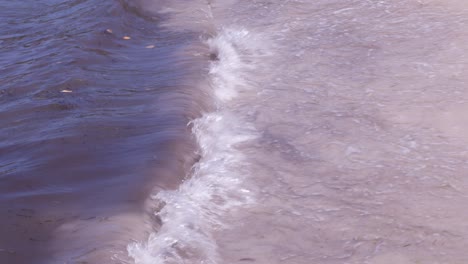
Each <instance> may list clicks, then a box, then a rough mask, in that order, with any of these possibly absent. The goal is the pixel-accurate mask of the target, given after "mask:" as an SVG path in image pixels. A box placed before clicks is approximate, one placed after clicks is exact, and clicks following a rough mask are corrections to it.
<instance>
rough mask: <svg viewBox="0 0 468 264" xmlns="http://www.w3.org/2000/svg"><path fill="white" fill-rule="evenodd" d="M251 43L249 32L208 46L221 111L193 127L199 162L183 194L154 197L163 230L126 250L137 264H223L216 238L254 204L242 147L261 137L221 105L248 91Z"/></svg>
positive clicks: (181, 188)
mask: <svg viewBox="0 0 468 264" xmlns="http://www.w3.org/2000/svg"><path fill="white" fill-rule="evenodd" d="M248 39H254V38H252V37H251V36H250V33H249V32H248V31H246V30H239V31H236V30H224V31H223V32H222V33H221V34H219V35H218V36H217V37H214V38H213V39H211V40H208V41H207V44H208V45H209V46H210V48H211V49H212V52H216V54H217V57H218V59H217V60H214V61H213V63H212V65H211V71H210V78H211V84H212V86H213V87H212V88H213V92H214V94H215V97H216V98H215V99H217V101H218V108H217V110H216V111H214V112H212V113H207V114H205V115H203V116H202V117H201V118H199V119H196V120H194V121H192V122H191V125H192V126H193V133H194V134H195V136H196V139H197V142H198V144H199V149H200V155H201V159H200V161H199V162H198V163H197V164H195V166H194V167H193V170H192V175H191V177H190V178H189V179H187V180H186V181H185V182H184V183H183V184H181V185H180V186H179V189H177V190H166V191H161V192H159V193H157V194H156V195H155V196H154V197H152V198H153V199H154V202H155V203H157V205H159V206H158V207H159V208H162V209H161V210H160V211H159V212H156V215H157V216H158V217H159V218H160V220H161V223H162V225H161V228H160V229H159V230H158V232H157V233H153V234H151V235H150V237H149V239H148V241H147V242H146V243H135V244H132V245H130V246H129V247H128V252H129V255H130V256H131V257H133V259H134V260H135V263H136V264H150V263H151V264H155V263H205V264H215V263H219V256H218V253H217V245H216V241H215V239H214V237H213V233H214V232H215V231H216V230H218V229H222V228H227V227H226V226H225V224H224V222H225V221H223V218H224V217H226V215H227V214H228V213H231V212H232V211H233V210H235V209H237V208H240V207H242V206H246V205H248V204H250V203H252V202H253V201H254V195H253V194H252V192H251V191H249V190H248V189H245V188H244V187H243V182H244V180H245V178H246V177H248V171H245V169H244V168H245V164H246V157H245V156H244V154H243V153H242V151H240V150H239V145H240V144H241V143H243V142H246V141H248V140H252V139H254V138H255V137H256V134H257V133H256V131H255V129H254V128H253V126H251V125H249V124H245V122H243V121H242V120H241V119H240V118H238V117H237V116H236V115H235V114H233V113H231V112H230V111H229V110H228V109H226V108H225V107H223V104H222V103H223V102H226V101H227V100H229V99H232V98H234V97H235V96H236V95H237V93H238V91H239V90H242V89H248V86H249V84H248V81H246V80H247V78H245V71H246V70H247V69H251V68H252V67H253V66H252V64H249V62H248V60H247V59H246V58H248V52H246V51H247V50H248V45H247V42H248Z"/></svg>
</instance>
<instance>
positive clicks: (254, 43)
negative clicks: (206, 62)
mask: <svg viewBox="0 0 468 264" xmlns="http://www.w3.org/2000/svg"><path fill="white" fill-rule="evenodd" d="M207 44H208V46H209V47H210V51H211V53H212V54H214V55H215V57H216V58H217V61H215V62H214V63H213V65H212V67H211V69H210V74H211V79H212V82H213V86H214V87H216V89H215V90H214V93H215V96H216V98H217V99H218V100H220V101H227V100H231V99H232V98H234V97H236V96H237V95H238V93H239V92H242V91H243V90H245V89H248V88H249V87H252V86H254V85H253V84H252V83H250V82H249V78H248V74H247V72H248V71H252V70H254V69H255V68H256V63H255V60H256V59H258V57H262V56H265V55H267V53H266V52H265V50H266V48H265V41H262V39H261V38H260V36H259V35H258V36H257V35H253V34H251V33H250V32H249V31H247V30H245V29H237V30H235V29H223V31H222V32H221V34H219V35H217V36H216V37H214V38H211V39H209V40H208V41H207Z"/></svg>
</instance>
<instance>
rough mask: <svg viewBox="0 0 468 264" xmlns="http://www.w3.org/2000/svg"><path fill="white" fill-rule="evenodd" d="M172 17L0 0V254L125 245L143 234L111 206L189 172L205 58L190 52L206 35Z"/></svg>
mask: <svg viewBox="0 0 468 264" xmlns="http://www.w3.org/2000/svg"><path fill="white" fill-rule="evenodd" d="M164 19H165V18H164V17H163V16H152V15H151V14H150V13H149V12H146V11H145V10H143V9H141V8H139V7H138V6H137V5H135V4H134V3H132V2H124V1H96V0H78V1H31V0H30V1H13V2H12V1H0V54H1V56H0V76H1V79H0V180H1V184H0V226H1V227H0V228H1V231H0V234H1V235H0V263H42V262H41V261H42V260H47V261H46V262H44V263H56V262H57V263H64V261H67V260H69V261H71V260H70V259H73V258H77V259H78V257H79V256H80V255H83V254H85V255H86V254H90V252H94V251H95V249H96V248H99V247H105V246H107V247H113V246H114V245H115V244H118V243H121V246H123V247H121V248H120V249H119V250H125V247H124V246H125V245H126V244H127V243H128V241H129V239H130V238H133V237H135V236H138V234H139V233H141V232H136V231H134V232H133V231H132V232H131V230H129V229H134V228H135V226H131V227H127V228H126V229H123V225H124V224H123V223H121V221H120V220H115V221H113V219H114V218H115V215H126V214H131V215H141V214H143V213H144V212H143V201H144V200H145V199H146V198H147V197H148V195H149V192H150V191H151V190H153V189H154V188H157V187H158V186H159V187H160V188H173V187H175V186H177V185H178V183H179V182H180V180H181V179H182V178H183V177H184V176H185V174H186V171H187V169H188V168H190V166H191V165H192V163H193V160H194V157H195V155H194V154H193V153H194V145H193V139H192V137H191V135H190V131H189V128H188V127H187V125H186V124H187V123H188V121H189V120H191V119H193V118H195V117H196V116H198V115H199V114H200V112H201V110H202V109H203V108H204V107H206V104H205V103H204V102H203V94H201V91H197V90H195V87H194V86H193V83H195V82H196V81H197V80H198V79H200V78H199V77H197V76H201V75H202V74H203V73H205V72H206V71H207V70H206V63H205V64H203V61H207V60H206V58H200V59H199V61H196V60H194V59H193V57H190V58H189V57H184V56H183V51H184V50H185V51H186V50H190V49H194V47H192V46H190V45H192V43H193V41H194V39H195V40H197V39H198V35H197V34H194V33H193V32H189V31H180V32H170V31H168V30H164V29H162V28H161V27H160V26H159V25H160V23H161V22H162V21H164ZM124 37H125V38H124ZM127 37H128V38H129V39H128V38H127ZM187 80H190V82H188V81H187ZM136 218H137V217H136ZM139 219H140V220H138V221H140V222H139V224H140V225H142V224H144V223H143V222H142V221H143V219H142V218H141V217H140V218H139ZM119 221H120V222H119ZM138 221H137V222H138ZM68 223H79V224H75V226H74V227H73V228H71V229H64V230H62V229H63V228H62V229H60V228H59V227H63V226H66V225H67V224H68ZM89 226H99V227H98V228H96V229H98V230H99V233H96V232H94V231H90V230H91V229H92V228H94V227H92V228H91V227H89ZM93 230H95V229H93ZM106 230H107V231H106ZM76 233H81V236H76V237H74V236H75V234H76ZM140 235H141V234H140ZM111 236H112V237H113V239H111V238H110V237H111ZM119 237H124V238H125V239H123V240H122V241H121V242H118V241H119ZM52 241H53V242H52ZM71 241H75V242H76V244H73V243H74V242H71ZM116 241H117V242H116ZM61 243H65V245H66V246H64V244H61ZM57 245H58V246H57ZM90 245H91V246H90ZM116 247H117V246H116ZM57 248H59V250H57ZM57 251H60V253H57ZM63 252H65V253H63ZM95 254H99V253H95ZM54 261H56V262H54ZM76 261H78V260H76ZM67 263H68V262H67ZM70 263H72V262H70ZM73 263H74V262H73Z"/></svg>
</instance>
